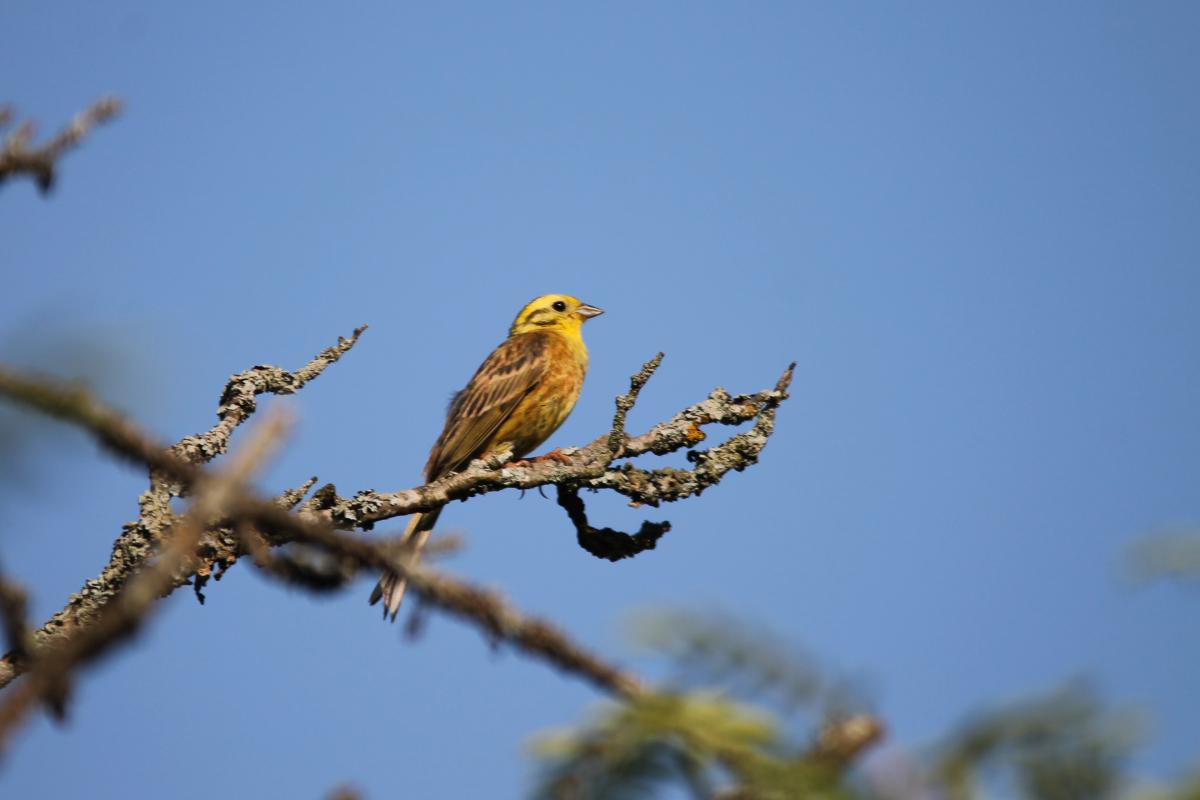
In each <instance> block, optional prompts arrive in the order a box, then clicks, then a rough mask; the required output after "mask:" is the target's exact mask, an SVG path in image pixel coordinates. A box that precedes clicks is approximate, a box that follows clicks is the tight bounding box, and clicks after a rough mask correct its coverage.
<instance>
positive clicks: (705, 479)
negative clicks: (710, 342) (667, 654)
mask: <svg viewBox="0 0 1200 800" xmlns="http://www.w3.org/2000/svg"><path fill="white" fill-rule="evenodd" d="M651 365H653V366H657V359H655V360H653V361H651V362H648V364H647V367H651ZM794 369H795V364H792V365H790V366H789V367H788V368H787V369H786V370H785V371H784V373H783V375H781V376H780V378H779V380H778V381H777V382H776V384H775V388H774V389H769V390H766V391H762V392H757V393H755V394H750V395H738V396H736V397H734V396H731V395H730V394H729V393H728V392H726V391H725V390H724V389H715V390H713V392H712V393H711V394H710V395H709V396H708V399H706V400H705V401H703V402H701V403H697V404H696V405H694V406H691V407H689V408H686V409H684V410H683V411H681V412H679V413H678V414H676V415H675V416H674V417H672V418H671V419H670V420H668V421H666V422H663V423H661V424H659V425H655V426H654V427H653V428H651V429H650V430H649V431H647V432H646V433H644V434H642V435H640V436H636V437H633V438H627V439H626V440H625V446H624V448H623V450H622V451H621V453H620V455H614V454H613V452H612V450H611V449H610V444H609V443H610V437H611V432H610V433H606V434H604V435H603V436H601V437H600V438H598V439H596V440H595V441H593V442H592V443H591V444H589V445H587V446H586V447H582V448H576V449H567V448H564V449H563V451H562V453H563V455H564V458H563V459H561V460H559V459H555V460H545V461H532V462H523V463H519V464H505V465H499V466H498V465H495V464H489V463H488V462H486V461H482V460H477V461H473V462H471V464H470V465H469V466H468V467H467V468H466V469H464V470H463V471H462V472H457V473H453V474H451V475H448V476H446V477H445V478H442V479H440V480H437V481H434V482H433V483H429V484H426V485H424V486H418V487H415V488H412V489H407V490H405V491H401V492H372V491H366V492H359V493H358V494H357V495H355V496H354V497H351V498H341V497H337V496H336V494H334V493H333V492H332V491H331V490H327V492H326V494H325V495H324V496H323V499H322V500H321V501H319V502H318V501H311V502H310V504H306V507H305V508H304V509H303V510H304V511H306V512H307V513H311V514H317V515H319V516H321V517H324V518H328V519H330V520H332V521H333V523H334V524H335V525H337V526H338V527H340V528H346V529H351V528H362V529H363V530H370V528H371V527H372V526H373V525H374V524H376V523H378V522H381V521H383V520H386V519H391V518H393V517H398V516H404V515H407V514H412V513H413V512H416V511H429V510H431V509H434V508H437V507H439V506H443V505H445V504H446V503H448V502H450V501H452V500H466V499H467V498H468V497H473V496H475V495H480V494H488V493H490V492H497V491H500V490H502V489H534V488H537V487H538V486H547V485H550V484H556V485H561V484H567V485H575V486H581V487H584V488H592V489H611V490H613V491H616V492H618V493H619V494H623V495H625V496H626V497H628V498H629V499H630V500H632V501H634V502H635V503H637V504H646V505H652V506H657V505H659V504H660V503H666V502H672V501H675V500H682V499H684V498H686V497H690V496H692V495H695V494H699V493H700V492H702V491H703V490H704V489H706V488H708V487H709V486H712V485H714V484H716V483H717V482H719V481H720V480H721V478H722V477H724V475H725V474H726V473H728V472H729V471H730V470H735V471H741V470H743V469H745V468H746V467H748V466H750V465H752V464H754V463H755V462H756V461H757V460H758V456H759V454H760V453H761V452H762V449H763V447H765V446H766V443H767V439H768V438H769V437H770V435H771V434H772V433H773V432H774V429H775V410H776V408H778V406H779V404H780V403H782V402H783V401H784V400H786V399H787V397H788V386H789V385H790V383H791V380H792V373H793V370H794ZM645 370H646V368H643V371H645ZM649 371H650V372H653V369H650V370H649ZM639 374H641V373H639ZM647 377H648V376H647ZM635 378H636V376H635ZM639 390H640V387H639ZM623 420H624V417H623V415H621V416H620V424H622V425H623ZM751 420H755V424H754V426H753V428H751V429H750V430H749V431H746V432H745V433H740V434H737V435H735V436H733V437H732V438H730V439H729V440H728V441H726V442H724V443H722V444H721V445H718V446H717V447H714V448H712V449H710V450H704V451H699V452H693V453H690V454H689V460H691V461H692V463H694V464H696V468H695V469H693V470H674V469H662V470H652V471H651V470H644V469H639V468H637V467H634V466H633V465H632V464H621V465H619V466H614V464H615V462H617V461H619V460H622V459H626V458H632V457H634V456H639V455H643V454H646V453H655V454H657V455H663V454H666V453H671V452H675V451H677V450H682V449H685V448H691V447H693V446H695V445H696V444H698V443H700V442H702V441H704V439H705V438H706V436H707V435H706V434H705V432H704V431H703V430H702V428H704V427H706V426H710V425H715V424H719V425H740V424H743V423H746V422H749V421H751Z"/></svg>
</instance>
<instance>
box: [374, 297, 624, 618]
mask: <svg viewBox="0 0 1200 800" xmlns="http://www.w3.org/2000/svg"><path fill="white" fill-rule="evenodd" d="M602 313H604V312H602V311H601V310H600V309H598V308H595V307H593V306H589V305H586V304H584V303H581V302H579V301H578V300H576V299H575V298H574V297H568V296H567V295H565V294H547V295H543V296H542V297H539V298H537V299H536V300H534V301H532V302H531V303H529V304H528V305H526V306H525V307H524V308H522V309H521V313H519V314H517V318H516V319H515V320H513V324H512V327H511V328H509V329H508V338H507V339H505V340H504V341H503V342H501V344H500V346H499V347H497V348H496V349H495V350H493V351H492V354H491V355H490V356H488V357H487V358H486V359H484V362H483V364H481V365H480V367H479V369H478V370H477V371H476V372H475V377H473V378H471V382H470V383H468V384H467V387H466V388H465V389H463V390H462V391H461V392H459V393H458V394H456V395H455V396H454V399H453V400H451V401H450V409H449V411H448V412H447V413H446V425H445V427H444V428H443V429H442V435H441V436H439V437H438V440H437V442H435V443H434V445H433V450H431V451H430V453H429V461H428V462H427V463H426V464H425V480H426V481H427V482H428V481H435V480H437V479H438V478H440V477H442V476H443V475H446V474H448V473H450V472H454V471H456V470H459V469H462V468H463V467H465V466H466V465H467V464H469V463H470V462H471V461H472V460H473V459H476V458H487V457H489V456H492V455H497V454H500V453H502V452H504V451H506V450H511V451H512V455H511V458H521V457H522V456H524V455H525V454H527V453H528V452H529V451H531V450H533V448H535V447H537V446H538V445H539V444H541V443H542V442H544V441H546V438H547V437H548V436H550V434H552V433H554V431H556V430H557V429H558V426H559V425H562V423H563V420H565V419H566V418H567V415H568V414H570V413H571V409H572V408H574V407H575V400H576V399H578V397H579V390H580V389H581V388H582V387H583V376H584V375H585V374H586V373H587V365H588V354H587V348H586V347H584V346H583V335H582V330H583V323H584V322H586V321H587V320H588V319H590V318H591V317H595V316H599V315H600V314H602ZM440 513H441V509H440V508H439V509H436V510H434V511H426V512H424V513H418V514H413V516H412V520H411V521H410V522H409V523H408V527H407V528H406V529H405V531H404V541H406V542H411V543H412V547H413V558H414V559H415V558H416V557H417V555H418V554H419V553H420V550H421V547H422V546H423V545H424V544H425V540H426V539H428V538H429V532H430V531H431V530H433V525H434V523H435V522H437V518H438V514H440ZM404 585H405V581H404V579H403V578H401V577H400V576H399V575H395V574H393V573H390V572H389V573H387V574H385V575H384V576H383V577H382V578H381V579H380V581H379V584H378V585H377V586H376V587H375V591H374V592H372V593H371V605H374V604H375V603H377V602H379V600H380V599H381V598H382V599H383V616H384V618H385V619H386V618H387V617H389V616H390V617H391V618H392V619H393V620H394V619H396V612H397V611H398V610H399V608H400V601H401V600H403V599H404Z"/></svg>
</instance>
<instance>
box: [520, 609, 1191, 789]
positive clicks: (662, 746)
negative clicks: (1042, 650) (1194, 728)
mask: <svg viewBox="0 0 1200 800" xmlns="http://www.w3.org/2000/svg"><path fill="white" fill-rule="evenodd" d="M635 631H636V633H637V638H638V641H639V642H640V644H641V645H642V646H644V647H647V648H649V649H650V651H651V652H653V653H655V654H656V655H657V656H658V657H659V658H660V659H662V660H663V661H664V662H665V667H666V673H667V674H668V675H669V678H668V679H667V680H666V681H665V682H664V683H663V686H664V687H665V688H664V689H663V690H662V691H661V692H660V693H658V694H654V695H650V696H648V697H646V698H644V699H642V700H640V701H637V702H633V703H609V704H606V705H604V706H603V707H601V708H600V709H598V710H597V711H595V712H594V713H593V714H592V715H591V716H590V717H589V718H588V719H586V720H585V721H584V722H583V723H581V724H579V725H577V726H575V727H572V728H569V729H565V730H561V731H557V732H553V733H550V734H546V735H543V736H541V737H539V739H538V740H537V741H536V742H535V746H534V754H535V756H536V758H537V759H538V761H539V768H540V773H539V777H538V781H537V784H536V786H535V788H534V790H533V793H532V794H533V796H534V797H536V798H539V800H632V799H633V798H658V797H664V796H669V797H691V798H697V800H709V799H710V798H711V799H712V800H776V798H811V799H812V800H976V799H980V800H982V798H1028V799H1029V800H1200V778H1197V779H1193V780H1190V781H1186V782H1183V783H1181V784H1180V785H1179V786H1176V787H1158V786H1152V785H1150V784H1148V783H1147V782H1145V781H1139V780H1137V779H1136V777H1135V776H1133V775H1131V774H1129V771H1128V762H1129V756H1130V754H1131V753H1132V752H1133V750H1134V748H1135V747H1136V745H1137V744H1138V742H1139V739H1140V725H1139V721H1138V718H1137V716H1136V715H1135V714H1131V713H1128V712H1117V711H1113V710H1111V709H1109V708H1106V707H1105V706H1104V704H1103V703H1101V701H1100V700H1099V699H1098V698H1097V696H1096V695H1095V693H1094V692H1092V691H1091V690H1089V689H1088V688H1087V687H1086V686H1083V685H1070V686H1067V687H1065V688H1063V689H1060V690H1058V691H1055V692H1052V693H1049V694H1046V695H1044V696H1040V697H1035V698H1032V699H1029V700H1024V701H1021V702H1017V703H1012V704H1009V705H1006V706H1004V707H1000V708H997V709H995V710H992V711H988V712H983V713H979V714H977V715H975V716H973V717H972V718H970V719H968V720H966V721H965V722H964V723H963V724H962V725H960V726H959V727H958V728H957V729H956V730H954V731H952V732H951V733H950V734H949V735H947V736H946V737H945V738H944V740H943V741H942V742H941V743H940V744H938V745H936V746H934V747H931V748H929V749H928V750H927V751H926V752H925V753H924V754H923V755H921V756H907V755H904V754H903V751H901V750H899V749H896V750H894V751H893V752H892V753H891V754H890V755H885V757H884V758H880V759H871V758H867V759H862V758H860V755H861V754H862V752H864V751H865V750H866V749H867V748H868V746H869V745H871V744H873V743H874V742H875V741H876V740H877V739H878V738H879V735H880V733H881V728H879V727H878V726H877V725H876V723H875V722H874V721H873V718H871V717H870V716H869V715H867V714H865V713H863V712H862V710H861V708H859V709H858V710H856V706H861V701H857V700H856V699H855V697H854V694H853V693H852V692H849V691H847V690H845V688H844V687H842V686H840V685H839V684H838V683H837V682H835V681H831V680H830V679H829V678H828V677H826V676H824V675H823V674H822V672H821V671H820V670H819V669H818V667H817V665H816V664H815V661H814V659H812V658H811V657H810V656H806V655H803V654H801V653H799V652H798V651H797V650H796V649H795V648H791V647H789V646H787V645H786V644H785V643H781V642H780V641H779V640H778V639H777V638H775V637H773V636H771V635H770V634H769V633H768V632H765V631H762V630H755V629H754V628H753V627H751V626H748V625H746V624H745V623H741V622H739V621H738V620H736V619H733V618H730V617H725V616H721V615H707V616H701V615H696V614H680V613H653V614H645V615H643V616H641V617H640V618H639V619H638V620H637V622H636V625H635ZM706 687H707V688H706ZM712 687H720V688H719V689H716V688H712ZM735 698H740V699H735ZM749 699H752V700H753V702H750V700H749ZM798 719H803V720H804V721H805V724H804V725H803V726H800V727H798V726H797V725H796V722H797V720H798ZM897 758H900V759H901V760H907V761H908V762H909V763H902V764H900V767H901V768H900V769H898V770H897V769H895V767H896V766H897V764H896V763H895V762H896V759H897ZM889 760H890V761H891V762H892V763H890V764H889V763H887V762H888V761H889Z"/></svg>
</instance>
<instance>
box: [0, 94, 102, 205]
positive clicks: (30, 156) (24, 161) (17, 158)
mask: <svg viewBox="0 0 1200 800" xmlns="http://www.w3.org/2000/svg"><path fill="white" fill-rule="evenodd" d="M120 110H121V101H119V100H117V99H116V98H115V97H106V98H103V99H102V100H100V101H98V102H96V103H95V104H94V105H92V107H91V108H88V109H87V110H86V111H83V112H82V113H80V114H78V115H76V117H75V119H73V120H71V122H70V124H68V125H67V126H66V127H65V128H63V129H62V130H61V131H59V132H58V133H57V134H56V135H55V136H54V137H53V138H52V139H50V140H49V141H48V142H46V143H45V144H43V145H41V146H40V147H31V146H30V142H31V141H32V140H33V125H32V123H29V122H25V123H23V124H21V125H18V126H17V128H16V130H14V131H13V132H12V133H10V134H9V135H8V137H7V138H5V140H4V142H3V144H0V184H2V183H4V182H5V181H6V180H8V179H9V178H12V177H15V176H17V175H28V176H29V177H31V178H32V179H33V180H34V181H36V182H37V185H38V188H39V189H41V190H42V193H43V194H45V193H46V192H48V191H50V188H51V187H52V186H53V185H54V178H55V173H56V170H57V168H58V160H59V159H60V158H62V156H63V155H64V154H65V153H66V152H67V151H68V150H70V149H72V148H73V147H75V146H77V145H78V144H79V143H80V142H81V141H83V138H84V137H85V136H87V134H88V133H89V132H90V131H91V129H92V128H94V127H95V126H97V125H100V124H101V123H104V122H107V121H108V120H110V119H112V118H113V117H115V116H116V115H117V114H118V113H119V112H120ZM12 119H13V111H12V109H11V107H9V106H0V130H2V129H4V128H6V127H8V125H9V124H10V123H11V122H12Z"/></svg>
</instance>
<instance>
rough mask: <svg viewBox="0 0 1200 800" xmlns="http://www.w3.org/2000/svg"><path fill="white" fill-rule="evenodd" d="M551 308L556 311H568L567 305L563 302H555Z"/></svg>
mask: <svg viewBox="0 0 1200 800" xmlns="http://www.w3.org/2000/svg"><path fill="white" fill-rule="evenodd" d="M551 308H553V309H554V310H555V311H566V310H567V304H566V303H564V302H563V301H562V300H555V301H554V305H552V306H551Z"/></svg>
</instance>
